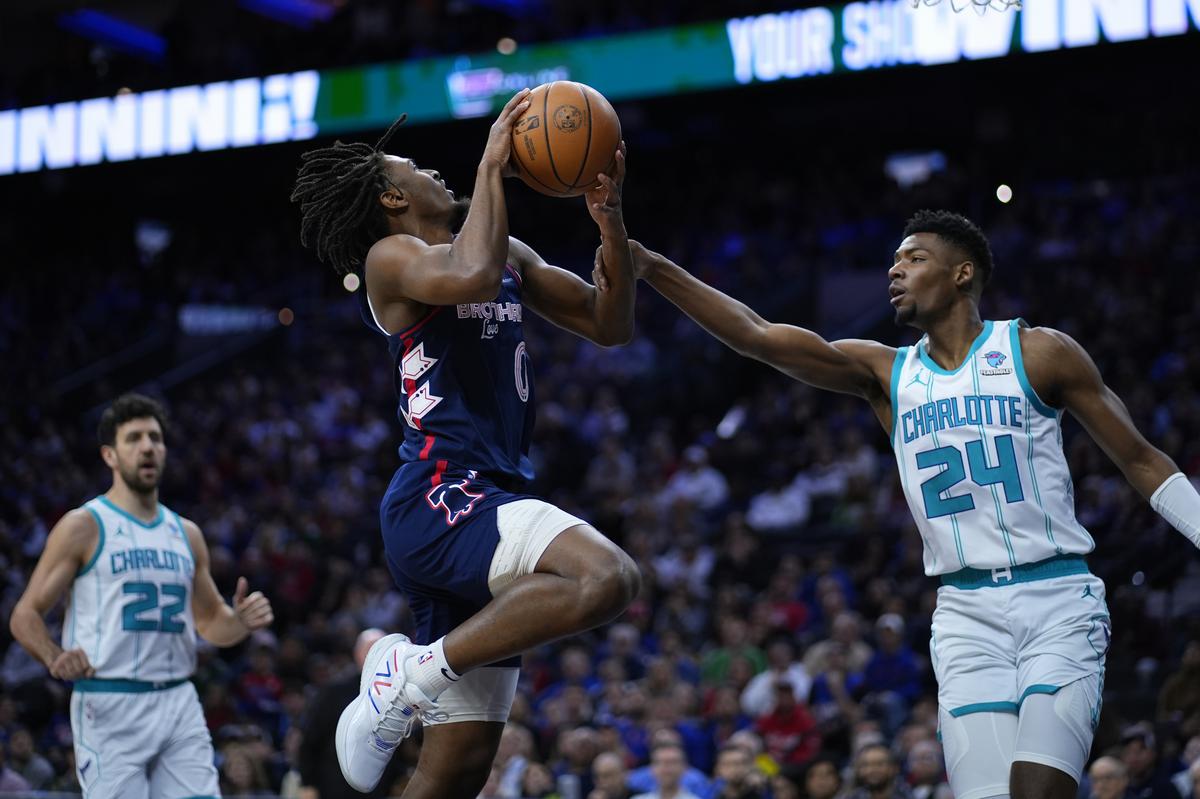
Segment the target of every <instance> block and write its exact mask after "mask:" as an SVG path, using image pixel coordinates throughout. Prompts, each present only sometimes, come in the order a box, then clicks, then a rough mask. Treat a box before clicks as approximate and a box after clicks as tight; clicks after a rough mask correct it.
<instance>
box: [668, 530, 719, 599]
mask: <svg viewBox="0 0 1200 799" xmlns="http://www.w3.org/2000/svg"><path fill="white" fill-rule="evenodd" d="M715 560H716V556H715V555H713V551H712V548H711V547H708V546H705V545H703V544H701V543H700V542H699V541H698V540H697V538H696V536H695V535H694V534H693V533H686V534H684V535H682V536H680V538H679V540H678V543H677V544H676V545H675V546H673V547H671V548H670V549H669V550H667V552H666V554H665V555H663V556H662V557H660V558H656V559H655V561H654V570H655V572H656V573H657V575H658V579H659V582H660V583H661V584H662V586H663V587H664V588H666V589H668V590H670V589H672V588H675V587H676V586H684V587H686V588H687V590H688V593H689V594H691V595H692V596H693V597H695V598H697V599H703V598H705V597H707V596H708V577H709V574H711V573H712V569H713V563H714V561H715Z"/></svg>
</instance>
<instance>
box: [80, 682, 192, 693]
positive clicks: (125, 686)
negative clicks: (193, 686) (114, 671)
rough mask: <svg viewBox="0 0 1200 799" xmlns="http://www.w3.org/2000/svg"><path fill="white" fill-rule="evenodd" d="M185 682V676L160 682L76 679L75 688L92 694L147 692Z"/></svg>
mask: <svg viewBox="0 0 1200 799" xmlns="http://www.w3.org/2000/svg"><path fill="white" fill-rule="evenodd" d="M185 682H187V678H181V679H178V680H164V681H162V682H146V681H145V680H99V679H91V680H76V681H75V690H76V691H83V692H84V693H93V694H148V693H150V692H151V691H165V690H167V689H168V688H176V687H178V686H180V685H183V684H184V683H185Z"/></svg>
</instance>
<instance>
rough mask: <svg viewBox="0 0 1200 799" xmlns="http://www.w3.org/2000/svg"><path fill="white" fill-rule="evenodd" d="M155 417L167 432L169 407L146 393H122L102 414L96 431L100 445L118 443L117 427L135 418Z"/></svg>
mask: <svg viewBox="0 0 1200 799" xmlns="http://www.w3.org/2000/svg"><path fill="white" fill-rule="evenodd" d="M150 417H153V418H155V419H157V420H158V426H159V427H161V428H162V429H163V436H164V437H165V436H166V433H167V409H166V408H164V407H163V406H162V403H161V402H159V401H158V400H156V399H154V398H152V397H147V396H146V395H145V394H122V395H121V396H119V397H117V398H116V399H115V400H113V403H112V405H109V406H108V407H107V408H106V409H105V410H104V413H103V414H101V416H100V427H99V429H98V430H97V431H96V432H97V435H98V437H99V439H100V446H102V447H103V446H108V447H111V446H115V445H116V443H117V428H118V427H120V426H121V425H123V424H125V423H126V422H130V421H133V420H134V419H147V418H150Z"/></svg>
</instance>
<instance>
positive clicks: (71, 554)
mask: <svg viewBox="0 0 1200 799" xmlns="http://www.w3.org/2000/svg"><path fill="white" fill-rule="evenodd" d="M99 538H100V528H99V526H98V525H97V524H96V520H95V519H94V518H93V517H92V514H91V513H89V512H88V511H86V510H83V509H82V508H81V509H78V510H73V511H71V512H70V513H68V514H67V515H66V516H64V517H62V519H60V520H59V522H58V524H56V525H54V529H53V530H51V531H50V535H49V537H47V539H46V548H45V550H43V551H42V556H41V557H40V558H38V562H37V566H36V567H34V570H33V574H32V575H31V576H30V578H29V585H27V586H25V593H23V594H21V598H20V599H19V600H17V604H16V606H15V607H14V608H13V612H12V617H11V618H10V619H9V629H10V630H11V631H12V634H13V638H15V639H16V640H17V642H18V643H20V644H21V646H23V647H25V650H26V651H27V652H29V654H31V655H33V656H34V657H35V658H37V659H38V660H40V661H41V662H42V663H43V664H45V666H46V668H48V669H49V670H50V675H51V676H52V677H55V678H57V679H60V680H78V679H81V678H85V677H91V676H92V675H93V674H95V670H94V669H93V668H92V665H91V664H90V663H89V662H88V659H87V655H86V654H84V652H83V650H82V649H71V650H65V651H64V650H63V648H62V647H61V646H59V645H58V644H57V643H55V642H54V641H53V640H52V639H51V638H50V632H49V630H47V629H46V621H45V617H46V614H47V613H49V612H50V609H51V608H53V607H54V606H55V605H56V604H57V603H58V601H59V600H60V599H62V597H63V595H64V594H65V593H66V592H67V589H69V588H70V587H71V584H72V583H73V582H74V581H75V576H76V575H77V574H78V573H79V571H80V570H81V569H83V568H84V567H85V566H86V565H87V563H88V561H89V560H90V559H91V557H92V555H93V554H94V553H95V551H96V548H97V547H98V546H99V545H100V541H99Z"/></svg>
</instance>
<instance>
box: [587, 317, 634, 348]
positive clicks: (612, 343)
mask: <svg viewBox="0 0 1200 799" xmlns="http://www.w3.org/2000/svg"><path fill="white" fill-rule="evenodd" d="M631 341H633V323H632V322H630V323H629V324H628V325H610V326H608V327H604V328H600V329H598V330H597V331H596V333H595V335H593V336H592V343H594V344H598V345H600V346H601V347H624V346H625V345H626V344H628V343H629V342H631Z"/></svg>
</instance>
